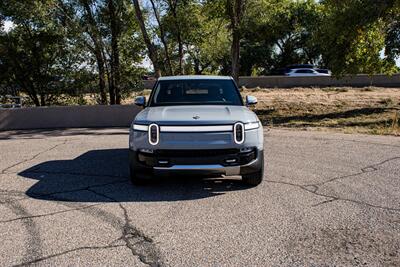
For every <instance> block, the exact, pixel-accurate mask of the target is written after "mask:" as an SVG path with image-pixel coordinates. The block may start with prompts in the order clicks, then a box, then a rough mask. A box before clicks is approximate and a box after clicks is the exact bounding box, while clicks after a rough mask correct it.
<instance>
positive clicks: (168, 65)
mask: <svg viewBox="0 0 400 267" xmlns="http://www.w3.org/2000/svg"><path fill="white" fill-rule="evenodd" d="M150 2H151V6H152V7H153V12H154V16H155V17H156V20H157V23H158V28H159V29H160V39H161V42H162V44H163V46H164V52H165V59H166V61H167V67H168V71H169V73H168V74H169V75H174V70H173V69H172V64H171V58H170V56H169V49H168V44H167V41H166V40H165V32H164V26H163V25H162V23H161V20H160V15H159V13H158V11H157V7H156V5H155V4H154V0H150Z"/></svg>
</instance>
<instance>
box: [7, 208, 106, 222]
mask: <svg viewBox="0 0 400 267" xmlns="http://www.w3.org/2000/svg"><path fill="white" fill-rule="evenodd" d="M98 205H101V204H93V205H86V206H83V207H77V208H74V209H67V210H60V211H55V212H50V213H45V214H37V215H29V216H22V217H18V218H13V219H9V220H2V221H0V223H9V222H15V221H21V220H31V219H34V218H41V217H48V216H54V215H58V214H62V213H67V212H71V211H79V210H83V209H89V208H92V207H95V206H98Z"/></svg>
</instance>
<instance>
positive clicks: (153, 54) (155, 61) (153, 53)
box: [133, 0, 161, 78]
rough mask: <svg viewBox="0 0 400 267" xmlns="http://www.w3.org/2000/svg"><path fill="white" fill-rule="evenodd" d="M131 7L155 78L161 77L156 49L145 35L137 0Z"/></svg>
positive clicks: (147, 35)
mask: <svg viewBox="0 0 400 267" xmlns="http://www.w3.org/2000/svg"><path fill="white" fill-rule="evenodd" d="M133 5H134V6H135V14H136V19H137V21H138V23H139V27H140V31H141V32H142V36H143V40H144V42H145V44H146V47H147V51H148V55H149V58H150V60H151V62H152V63H153V67H154V72H155V75H156V78H158V77H159V76H161V69H160V64H159V62H158V55H157V50H156V47H155V45H154V44H153V42H152V41H151V40H150V38H149V34H148V33H147V29H146V25H145V23H144V18H143V14H142V10H141V8H140V4H139V0H133Z"/></svg>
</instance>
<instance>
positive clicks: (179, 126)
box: [129, 76, 264, 186]
mask: <svg viewBox="0 0 400 267" xmlns="http://www.w3.org/2000/svg"><path fill="white" fill-rule="evenodd" d="M256 103H257V99H256V98H255V97H252V96H247V97H246V103H243V100H242V97H241V95H240V92H239V90H238V87H237V86H236V84H235V82H234V80H233V79H232V78H231V77H221V76H175V77H162V78H160V79H158V81H157V82H156V84H155V86H154V88H153V90H152V92H151V95H150V98H149V101H148V103H146V98H145V97H143V96H139V97H137V98H136V99H135V104H136V105H139V106H142V107H144V109H143V110H142V111H141V112H140V113H139V114H138V115H137V116H136V118H135V120H134V121H133V123H132V125H131V128H130V135H129V151H130V152H129V154H130V155H129V160H130V175H131V180H132V182H133V183H134V184H140V183H143V182H144V181H146V179H149V178H151V177H152V176H158V175H164V174H173V175H177V174H185V175H188V177H190V175H226V176H230V175H241V176H242V180H243V181H244V182H246V183H247V184H249V185H253V186H255V185H258V184H260V183H261V181H262V179H263V175H264V149H263V128H262V125H261V123H260V121H259V119H258V118H257V115H256V114H254V113H253V112H252V111H250V110H249V109H248V108H247V106H250V105H254V104H256Z"/></svg>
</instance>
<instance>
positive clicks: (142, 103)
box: [135, 96, 146, 107]
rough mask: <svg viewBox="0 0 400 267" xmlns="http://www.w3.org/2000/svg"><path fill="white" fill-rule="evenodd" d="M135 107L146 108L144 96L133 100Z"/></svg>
mask: <svg viewBox="0 0 400 267" xmlns="http://www.w3.org/2000/svg"><path fill="white" fill-rule="evenodd" d="M135 105H137V106H139V107H144V106H146V97H144V96H138V97H136V98H135Z"/></svg>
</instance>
